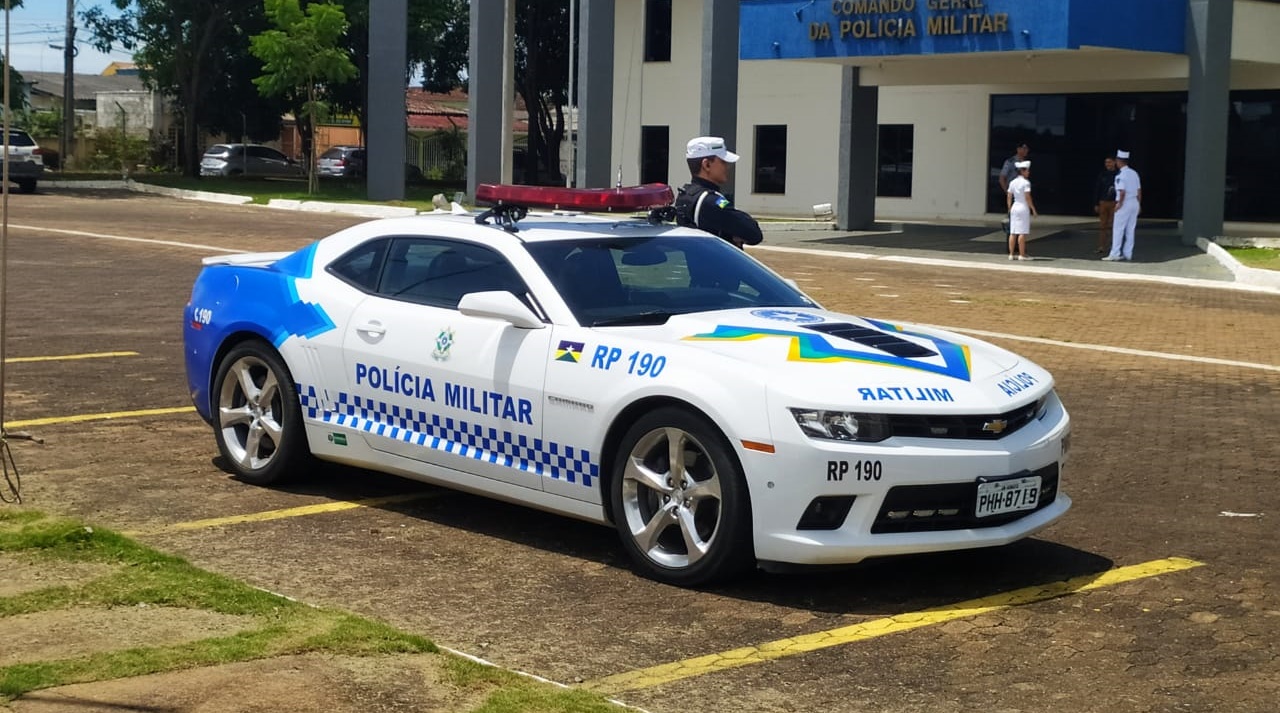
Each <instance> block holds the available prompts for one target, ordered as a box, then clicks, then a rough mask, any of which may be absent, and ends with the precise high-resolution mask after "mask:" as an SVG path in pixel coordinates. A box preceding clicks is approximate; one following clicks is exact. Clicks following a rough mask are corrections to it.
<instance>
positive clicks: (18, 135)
mask: <svg viewBox="0 0 1280 713" xmlns="http://www.w3.org/2000/svg"><path fill="white" fill-rule="evenodd" d="M9 145H10V146H35V145H36V142H35V140H34V139H32V138H31V135H30V134H28V133H27V132H25V131H10V132H9Z"/></svg>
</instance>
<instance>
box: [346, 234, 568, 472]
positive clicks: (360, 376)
mask: <svg viewBox="0 0 1280 713" xmlns="http://www.w3.org/2000/svg"><path fill="white" fill-rule="evenodd" d="M491 290H506V291H510V292H512V293H514V294H516V295H517V296H518V297H521V298H522V299H526V300H527V299H528V297H527V292H528V290H527V288H526V287H525V285H524V282H523V281H522V280H521V279H520V277H519V275H518V274H517V272H516V271H515V269H514V268H513V267H512V266H511V264H510V263H509V262H507V260H506V259H505V258H503V257H502V255H500V254H499V253H498V252H496V251H494V250H493V249H491V248H488V247H486V246H484V245H478V244H474V243H466V242H462V241H453V240H444V239H436V238H418V237H414V238H409V237H403V238H395V239H393V240H392V242H391V246H390V249H389V252H388V254H387V257H386V260H385V261H384V263H383V270H382V275H381V277H380V279H379V283H378V289H377V294H375V295H371V296H369V297H368V298H367V299H365V300H364V301H363V302H362V303H361V304H360V305H358V306H357V307H356V309H355V311H354V313H353V314H352V318H351V321H350V322H349V323H348V326H347V331H346V334H345V335H344V337H343V354H344V359H345V360H346V362H347V364H346V366H347V368H346V370H345V372H346V374H347V379H348V380H349V381H348V389H347V393H346V394H344V395H340V397H339V403H338V408H339V410H340V411H342V412H345V413H347V414H348V415H350V416H354V417H355V418H356V422H357V423H358V424H359V425H358V429H359V430H361V431H362V432H363V434H364V438H365V440H366V442H367V443H368V445H369V446H370V447H371V448H373V449H375V450H378V451H381V452H384V453H387V454H392V455H395V456H402V457H405V458H410V459H413V460H415V461H421V462H424V463H430V464H433V465H438V466H444V467H446V468H450V469H453V470H455V471H462V472H464V473H468V474H471V475H475V476H480V477H482V478H488V479H493V480H497V481H503V482H506V483H513V484H516V485H519V486H523V487H527V488H531V489H537V490H541V489H542V479H543V477H545V476H546V475H548V474H550V468H549V457H550V456H549V455H548V454H549V453H550V451H551V448H550V444H544V443H543V439H542V431H543V423H542V419H543V398H542V385H543V379H544V378H545V374H546V365H547V360H548V354H549V343H550V339H551V337H550V332H551V330H549V329H521V328H517V327H515V326H513V325H512V324H510V323H509V322H506V321H502V320H497V319H487V318H477V317H469V316H466V315H463V314H461V313H460V312H459V311H458V310H457V305H458V301H459V300H460V299H461V298H462V296H463V295H464V294H467V293H469V292H484V291H491Z"/></svg>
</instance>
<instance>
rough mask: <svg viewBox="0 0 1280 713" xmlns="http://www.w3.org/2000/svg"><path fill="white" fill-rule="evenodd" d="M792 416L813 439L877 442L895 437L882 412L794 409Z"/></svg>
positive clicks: (886, 417) (887, 419) (887, 418)
mask: <svg viewBox="0 0 1280 713" xmlns="http://www.w3.org/2000/svg"><path fill="white" fill-rule="evenodd" d="M791 415H792V416H794V417H795V419H796V424H797V425H799V426H800V430H801V431H804V434H805V435H806V436H808V437H810V438H825V439H828V440H832V441H861V442H874V441H883V440H884V439H886V438H888V437H889V436H892V435H893V432H892V431H891V430H890V428H889V417H888V416H886V415H884V414H879V413H852V412H849V411H820V410H818V409H803V408H793V409H791Z"/></svg>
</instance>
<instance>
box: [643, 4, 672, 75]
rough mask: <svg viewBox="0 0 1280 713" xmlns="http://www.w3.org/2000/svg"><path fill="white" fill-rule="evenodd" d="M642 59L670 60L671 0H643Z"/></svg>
mask: <svg viewBox="0 0 1280 713" xmlns="http://www.w3.org/2000/svg"><path fill="white" fill-rule="evenodd" d="M644 61H646V62H670V61H671V0H645V3H644Z"/></svg>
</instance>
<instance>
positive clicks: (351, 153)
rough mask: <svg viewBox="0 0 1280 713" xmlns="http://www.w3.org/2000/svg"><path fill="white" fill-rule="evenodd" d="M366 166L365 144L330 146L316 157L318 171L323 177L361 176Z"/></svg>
mask: <svg viewBox="0 0 1280 713" xmlns="http://www.w3.org/2000/svg"><path fill="white" fill-rule="evenodd" d="M364 166H365V151H364V147H363V146H330V147H329V148H328V150H326V151H325V152H324V153H322V154H320V157H319V158H317V159H316V173H317V174H319V175H320V177H321V178H360V177H361V176H363V175H364V173H365V171H364Z"/></svg>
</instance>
